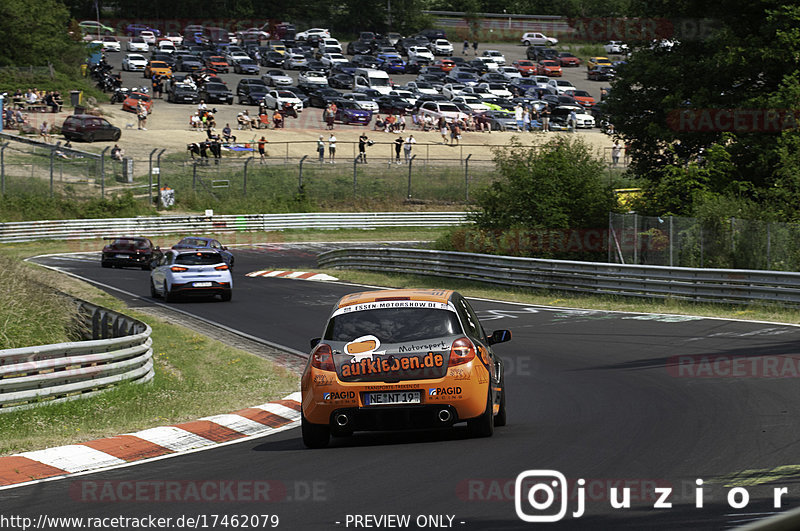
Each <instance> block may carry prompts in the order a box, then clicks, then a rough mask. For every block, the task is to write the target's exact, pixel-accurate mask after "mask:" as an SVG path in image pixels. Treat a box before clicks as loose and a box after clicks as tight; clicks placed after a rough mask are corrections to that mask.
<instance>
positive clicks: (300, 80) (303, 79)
mask: <svg viewBox="0 0 800 531" xmlns="http://www.w3.org/2000/svg"><path fill="white" fill-rule="evenodd" d="M327 84H328V77H327V76H326V75H325V73H324V72H318V71H315V70H307V71H304V72H300V74H299V75H298V76H297V85H298V86H301V87H302V86H310V85H327Z"/></svg>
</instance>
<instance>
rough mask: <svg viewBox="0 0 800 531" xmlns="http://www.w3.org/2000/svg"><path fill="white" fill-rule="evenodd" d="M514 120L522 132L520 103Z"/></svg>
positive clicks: (516, 108)
mask: <svg viewBox="0 0 800 531" xmlns="http://www.w3.org/2000/svg"><path fill="white" fill-rule="evenodd" d="M514 120H516V122H517V129H518V130H520V131H522V125H523V123H522V105H520V104H519V103H517V106H516V107H514Z"/></svg>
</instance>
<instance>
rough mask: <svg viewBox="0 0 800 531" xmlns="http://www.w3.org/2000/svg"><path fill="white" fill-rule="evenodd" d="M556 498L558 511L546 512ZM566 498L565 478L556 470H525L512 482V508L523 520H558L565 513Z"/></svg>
mask: <svg viewBox="0 0 800 531" xmlns="http://www.w3.org/2000/svg"><path fill="white" fill-rule="evenodd" d="M542 497H543V499H542ZM556 498H558V502H559V507H558V512H556V513H552V512H550V514H548V512H547V511H548V509H551V508H552V507H553V504H554V503H555V501H556ZM567 498H568V493H567V478H566V477H564V474H562V473H561V472H558V471H557V470H526V471H524V472H521V473H520V474H519V475H518V476H517V480H516V482H515V483H514V508H515V509H516V511H517V516H518V517H519V519H520V520H522V521H523V522H558V521H559V520H561V519H562V518H564V516H565V515H566V514H567Z"/></svg>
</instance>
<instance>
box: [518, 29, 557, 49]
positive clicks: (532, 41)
mask: <svg viewBox="0 0 800 531" xmlns="http://www.w3.org/2000/svg"><path fill="white" fill-rule="evenodd" d="M520 42H521V43H522V44H524V45H525V46H555V45H556V44H558V39H556V38H555V37H548V36H547V35H545V34H544V33H539V32H528V33H523V34H522V38H521V39H520Z"/></svg>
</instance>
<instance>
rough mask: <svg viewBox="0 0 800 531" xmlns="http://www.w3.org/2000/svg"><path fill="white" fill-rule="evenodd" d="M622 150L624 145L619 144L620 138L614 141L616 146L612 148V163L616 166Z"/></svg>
mask: <svg viewBox="0 0 800 531" xmlns="http://www.w3.org/2000/svg"><path fill="white" fill-rule="evenodd" d="M621 151H622V146H620V145H619V140H615V141H614V147H612V148H611V165H612V166H616V165H617V164H619V154H620V152H621Z"/></svg>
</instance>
